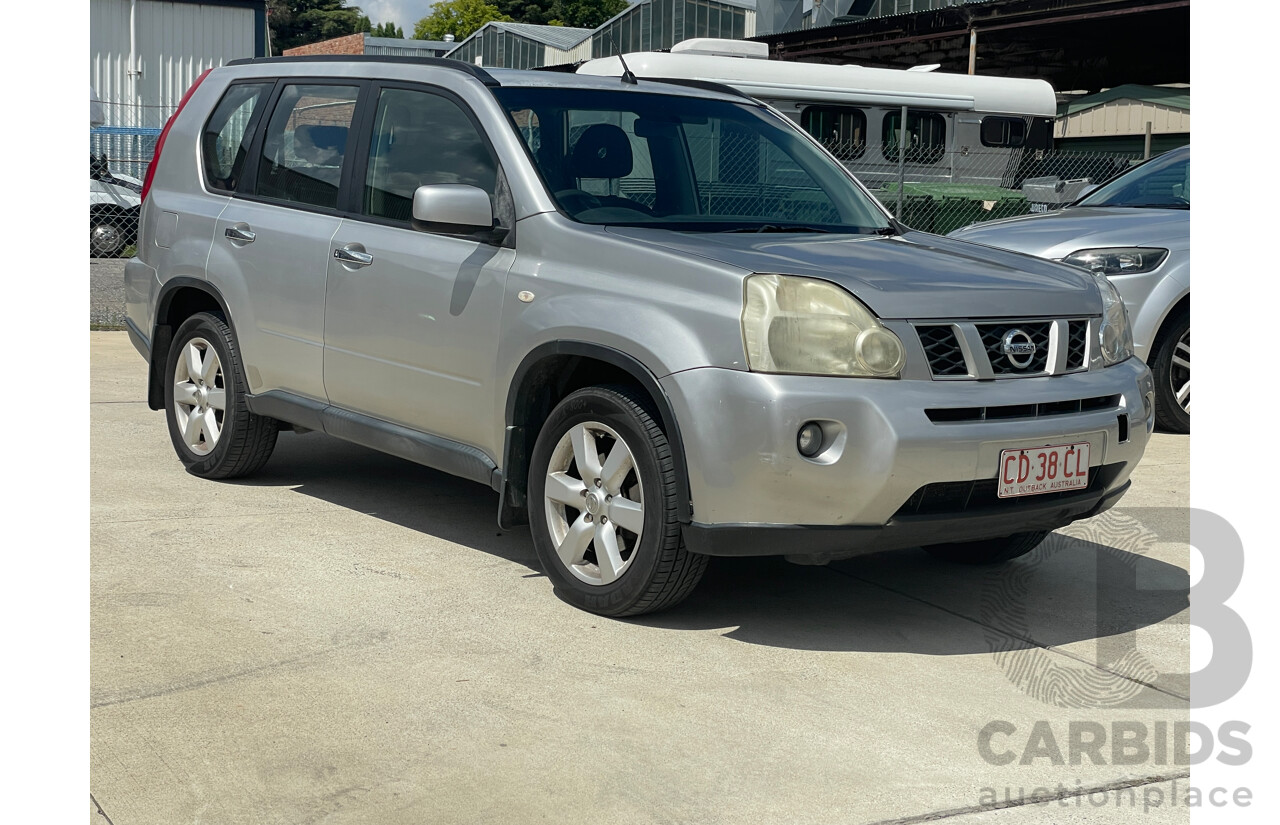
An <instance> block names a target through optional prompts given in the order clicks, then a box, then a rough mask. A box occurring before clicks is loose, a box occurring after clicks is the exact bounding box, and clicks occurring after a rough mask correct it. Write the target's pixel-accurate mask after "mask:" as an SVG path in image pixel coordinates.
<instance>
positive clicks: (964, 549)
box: [924, 530, 1049, 564]
mask: <svg viewBox="0 0 1280 825" xmlns="http://www.w3.org/2000/svg"><path fill="white" fill-rule="evenodd" d="M1048 535H1049V533H1048V531H1047V530H1040V531H1037V532H1034V533H1015V534H1013V535H1012V536H1007V537H1005V538H1002V539H983V540H982V541H962V542H955V543H952V544H931V545H929V546H927V547H925V548H924V549H925V552H927V553H929V554H930V555H932V556H934V557H936V558H939V559H942V560H943V561H949V562H954V563H956V564H1000V563H1001V562H1006V561H1009V560H1011V559H1016V558H1018V556H1025V555H1026V554H1027V553H1030V552H1031V551H1032V550H1034V549H1036V547H1038V546H1039V545H1040V542H1042V541H1044V540H1045V537H1046V536H1048Z"/></svg>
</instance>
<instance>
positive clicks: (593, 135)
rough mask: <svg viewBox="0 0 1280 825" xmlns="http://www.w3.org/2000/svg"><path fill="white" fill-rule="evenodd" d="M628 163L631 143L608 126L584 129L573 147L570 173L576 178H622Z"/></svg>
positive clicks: (629, 161)
mask: <svg viewBox="0 0 1280 825" xmlns="http://www.w3.org/2000/svg"><path fill="white" fill-rule="evenodd" d="M631 163H632V160H631V141H630V140H628V139H627V133H626V132H624V131H622V129H620V128H619V127H617V126H614V125H613V124H612V123H596V124H594V125H592V126H588V127H587V129H586V131H585V132H583V133H582V136H581V137H579V138H578V142H577V143H575V144H574V145H573V156H572V160H571V167H572V169H571V171H572V173H573V176H574V177H577V178H625V177H626V176H627V175H629V174H631Z"/></svg>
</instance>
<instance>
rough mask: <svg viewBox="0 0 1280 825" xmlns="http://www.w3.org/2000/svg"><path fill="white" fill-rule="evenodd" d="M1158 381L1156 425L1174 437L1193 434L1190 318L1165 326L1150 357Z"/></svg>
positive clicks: (1184, 315) (1183, 315) (1172, 320)
mask: <svg viewBox="0 0 1280 825" xmlns="http://www.w3.org/2000/svg"><path fill="white" fill-rule="evenodd" d="M1150 363H1151V373H1152V375H1153V376H1154V377H1155V380H1156V423H1157V424H1159V425H1160V426H1161V427H1162V428H1164V429H1166V430H1172V431H1173V432H1175V433H1189V432H1191V314H1190V313H1188V312H1185V311H1184V312H1181V313H1179V314H1178V315H1176V316H1174V317H1172V318H1170V319H1169V320H1168V321H1166V322H1165V325H1164V328H1163V329H1161V330H1160V337H1159V339H1158V340H1157V341H1156V348H1155V351H1154V352H1153V353H1152V354H1151V358H1150Z"/></svg>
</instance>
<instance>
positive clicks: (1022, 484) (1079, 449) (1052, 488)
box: [997, 441, 1089, 498]
mask: <svg viewBox="0 0 1280 825" xmlns="http://www.w3.org/2000/svg"><path fill="white" fill-rule="evenodd" d="M997 480H998V482H999V492H998V495H999V497H1000V498H1017V497H1019V496H1037V495H1040V494H1042V493H1060V492H1062V491H1063V490H1079V489H1082V488H1084V487H1088V486H1089V442H1087V441H1086V442H1083V443H1081V444H1060V445H1057V446H1054V447H1031V448H1029V449H1022V450H1001V451H1000V474H999V476H998V477H997Z"/></svg>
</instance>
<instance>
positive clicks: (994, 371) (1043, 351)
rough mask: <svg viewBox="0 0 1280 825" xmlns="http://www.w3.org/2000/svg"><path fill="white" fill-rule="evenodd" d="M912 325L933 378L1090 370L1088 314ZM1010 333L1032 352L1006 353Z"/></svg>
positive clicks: (915, 323)
mask: <svg viewBox="0 0 1280 825" xmlns="http://www.w3.org/2000/svg"><path fill="white" fill-rule="evenodd" d="M913 326H914V327H915V331H916V336H917V337H918V338H919V340H920V347H921V349H923V350H924V356H925V360H926V362H927V363H928V364H929V372H930V374H931V375H932V376H933V377H934V378H935V379H946V380H964V379H975V378H976V379H980V380H982V379H989V378H1030V377H1033V376H1038V375H1060V374H1062V373H1067V372H1078V371H1080V370H1087V369H1088V368H1089V329H1090V320H1089V319H1088V318H1062V319H1054V318H1027V319H1021V318H1019V319H1010V320H1005V321H989V322H977V321H963V320H954V321H952V320H935V321H919V322H914V323H913ZM1011 333H1012V334H1011ZM1006 336H1009V338H1010V343H1011V344H1013V343H1017V344H1022V345H1026V344H1031V345H1032V346H1034V348H1035V349H1034V352H1031V353H1029V354H1026V355H1019V354H1018V352H1017V351H1016V349H1015V351H1014V353H1013V355H1012V356H1010V355H1009V354H1006V353H1005V337H1006ZM1024 361H1025V363H1022V362H1024Z"/></svg>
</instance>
